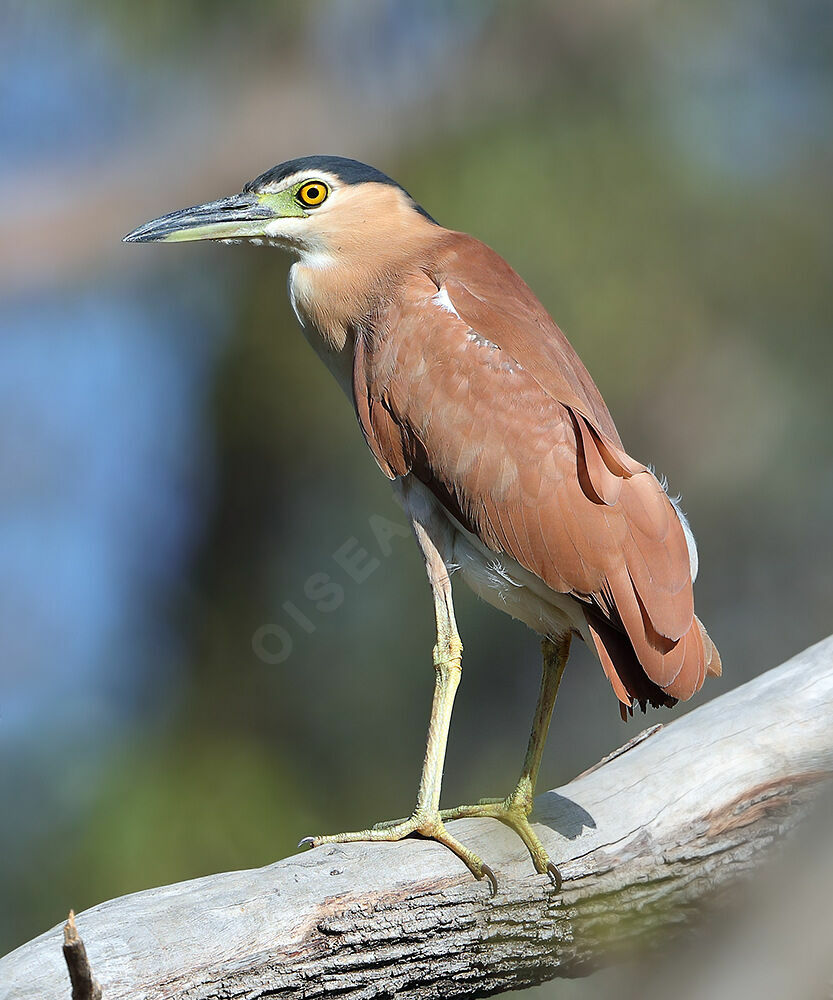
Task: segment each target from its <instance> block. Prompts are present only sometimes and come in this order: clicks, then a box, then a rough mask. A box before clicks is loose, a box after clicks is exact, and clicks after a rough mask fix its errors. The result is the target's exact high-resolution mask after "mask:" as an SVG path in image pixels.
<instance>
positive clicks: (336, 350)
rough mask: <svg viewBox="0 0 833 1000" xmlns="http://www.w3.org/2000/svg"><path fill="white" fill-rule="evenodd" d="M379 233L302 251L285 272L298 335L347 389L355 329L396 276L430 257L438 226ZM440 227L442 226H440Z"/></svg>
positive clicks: (385, 297) (385, 299)
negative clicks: (300, 332)
mask: <svg viewBox="0 0 833 1000" xmlns="http://www.w3.org/2000/svg"><path fill="white" fill-rule="evenodd" d="M427 228H428V227H426V230H422V229H421V228H420V230H419V232H418V233H417V234H411V233H408V234H407V235H406V237H405V238H403V235H402V234H401V233H399V234H396V236H397V237H398V239H396V238H395V237H394V234H392V233H386V234H380V236H379V238H377V239H374V241H373V245H372V246H368V245H367V243H366V242H363V243H359V242H358V241H356V242H355V243H353V242H351V241H345V242H344V243H342V245H341V246H339V249H338V253H337V254H336V253H331V252H328V251H327V250H325V249H318V250H314V251H303V252H302V253H301V254H300V256H299V259H298V261H296V263H295V264H293V265H292V268H291V269H290V272H289V298H290V301H291V302H292V308H293V309H294V310H295V315H296V316H297V317H298V321H299V323H300V324H301V326H302V327H303V330H304V335H305V336H306V338H307V340H308V341H309V342H310V344H311V345H312V347H313V349H314V350H315V352H316V354H318V356H319V357H320V358H321V360H322V361H324V363H325V364H326V365H327V367H328V368H329V369H330V371H332V372H333V374H334V375H335V376H336V378H337V380H338V382H339V384H340V385H341V386H342V388H343V389H345V391H347V392H348V393H349V392H350V391H352V390H351V388H350V387H351V384H352V365H353V349H354V346H355V336H356V331H357V330H359V329H361V328H362V327H364V326H366V325H367V324H368V323H372V322H373V320H374V318H375V317H376V316H378V315H379V311H380V307H383V306H385V305H387V304H388V303H389V302H390V301H391V299H392V298H393V296H395V294H396V288H397V285H398V283H399V282H400V281H401V279H402V276H403V275H404V274H406V273H408V272H410V271H412V270H413V269H414V268H418V267H419V266H420V265H421V264H422V263H423V261H426V260H427V259H428V258H429V257H430V246H431V245H432V244H433V242H435V241H436V237H437V231H438V230H439V227H438V226H431V227H430V230H431V231H427ZM440 231H442V230H440Z"/></svg>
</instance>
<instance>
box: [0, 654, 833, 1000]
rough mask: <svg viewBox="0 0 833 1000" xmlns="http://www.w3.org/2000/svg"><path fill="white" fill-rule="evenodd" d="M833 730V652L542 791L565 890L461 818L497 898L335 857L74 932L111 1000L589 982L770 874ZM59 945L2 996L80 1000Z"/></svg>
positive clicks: (36, 952) (0, 984) (424, 850)
mask: <svg viewBox="0 0 833 1000" xmlns="http://www.w3.org/2000/svg"><path fill="white" fill-rule="evenodd" d="M831 719H833V637H832V638H830V639H827V640H825V641H824V642H821V643H819V644H818V645H816V646H813V647H811V648H810V649H808V650H805V651H804V652H803V653H801V654H799V655H798V656H796V657H794V658H793V659H792V660H790V661H789V662H788V663H786V664H784V665H783V666H781V667H778V668H776V669H774V670H771V671H769V672H768V673H766V674H764V675H763V676H761V677H759V678H757V679H756V680H754V681H752V682H750V683H748V684H746V685H744V686H743V687H740V688H737V689H736V690H734V691H731V692H730V693H728V694H725V695H723V696H722V697H720V698H717V699H716V700H714V701H712V702H710V703H709V704H706V705H704V706H702V707H700V708H698V709H696V710H695V711H693V712H691V713H689V714H688V715H686V716H684V717H682V718H680V719H678V720H676V721H675V722H673V723H671V724H670V725H668V726H666V727H664V728H661V729H660V728H655V729H653V730H648V731H647V733H646V735H645V736H644V738H642V739H638V740H635V741H632V742H631V744H629V745H627V746H626V747H625V748H623V749H622V750H621V751H617V752H616V753H615V754H612V755H611V756H610V757H609V758H607V759H606V760H605V761H603V762H602V763H601V764H600V765H597V766H596V767H595V768H592V769H591V770H590V771H587V772H585V773H584V774H582V775H580V776H579V777H578V778H576V779H575V780H574V781H572V782H570V783H569V784H568V785H566V786H564V787H563V788H561V789H558V790H557V791H551V792H547V793H545V794H544V795H542V796H541V797H540V798H539V799H538V800H537V802H536V820H537V824H538V825H537V830H538V832H539V834H540V836H541V839H542V840H543V842H544V845H545V846H546V847H547V849H548V850H549V851H550V853H551V855H552V856H553V857H554V858H556V859H558V861H559V866H560V868H561V872H562V874H563V876H564V886H563V890H562V891H561V892H556V891H555V890H554V889H553V887H552V886H551V884H550V882H549V880H548V879H547V878H545V877H542V876H537V875H535V874H534V873H532V872H531V871H530V864H529V859H528V857H527V855H526V853H525V851H524V849H523V847H522V846H521V844H520V842H519V841H518V840H517V838H516V837H515V836H514V835H513V834H512V833H511V832H510V831H509V830H507V829H505V828H504V827H502V826H501V825H500V824H498V823H496V822H494V821H492V820H461V821H458V822H456V823H454V824H453V830H454V833H455V834H456V835H457V836H458V837H460V839H462V840H463V841H464V842H466V843H467V844H470V845H471V846H472V847H473V848H474V849H475V850H476V851H477V852H478V853H480V854H481V855H482V856H483V857H484V858H486V859H488V861H489V863H490V864H491V865H492V866H493V867H494V869H495V871H496V873H497V876H498V880H499V884H500V889H499V891H498V894H497V896H495V897H494V898H490V896H489V887H488V885H487V884H485V883H478V882H475V881H473V879H472V878H471V876H470V875H469V873H468V872H467V871H466V870H465V869H463V868H462V866H461V864H460V863H459V861H458V860H457V859H456V858H454V857H453V856H452V855H451V854H450V853H449V852H447V851H446V850H445V849H443V848H441V847H438V846H437V845H435V844H431V843H428V842H425V841H419V840H408V841H403V842H401V843H398V844H374V845H370V844H353V845H343V846H328V847H322V848H318V849H317V850H314V851H311V852H309V853H305V854H301V855H297V856H294V857H290V858H286V859H284V860H283V861H279V862H277V863H276V864H274V865H270V866H269V867H267V868H262V869H259V870H257V871H245V872H232V873H229V874H224V875H213V876H210V877H207V878H201V879H196V880H194V881H191V882H184V883H180V884H178V885H172V886H166V887H164V888H159V889H150V890H147V891H145V892H139V893H135V894H134V895H131V896H125V897H123V898H121V899H115V900H111V901H110V902H106V903H102V904H101V905H99V906H96V907H93V908H92V909H90V910H88V911H86V912H85V913H82V914H80V915H79V916H78V917H77V923H78V928H79V932H80V933H81V935H82V936H83V939H84V942H85V944H86V947H87V952H88V955H89V959H90V963H91V966H92V971H93V973H94V975H95V977H96V978H97V980H98V981H99V982H100V983H101V987H102V990H103V996H104V1000H118V998H127V997H129V998H131V1000H140V998H147V1000H161V998H165V1000H173V998H188V1000H202V998H209V997H243V996H245V997H247V998H260V997H266V996H269V997H286V998H300V997H305V998H311V997H323V996H328V995H329V994H334V995H338V996H339V997H346V998H359V997H362V998H364V997H376V996H391V995H394V994H395V995H396V996H397V997H403V998H423V997H424V998H427V997H436V996H467V997H474V996H482V995H485V994H487V993H491V992H496V991H500V990H508V989H517V988H519V987H522V986H525V985H531V984H535V983H539V982H542V981H544V980H546V979H550V978H553V977H556V976H576V975H581V974H582V973H584V972H587V971H589V970H590V969H592V968H594V967H597V966H598V965H600V964H603V963H605V962H607V961H610V960H611V958H612V957H615V955H616V954H617V952H618V951H619V950H620V949H623V948H631V947H633V946H637V945H642V944H645V943H648V942H651V941H654V940H656V939H657V936H658V935H661V934H663V933H667V932H668V931H669V929H676V930H677V931H680V930H681V929H684V928H685V927H687V926H688V925H689V923H691V922H692V921H693V920H695V919H696V917H697V914H698V911H699V910H701V908H702V907H703V905H704V904H705V903H706V902H707V901H710V900H711V901H714V900H715V897H716V894H717V893H718V892H720V891H722V890H725V889H727V888H728V887H730V886H731V885H732V884H734V883H735V882H736V881H737V880H738V879H739V878H740V877H741V876H742V875H743V874H744V873H745V872H747V871H748V870H749V869H751V868H753V867H754V866H758V865H761V864H764V863H766V860H767V858H768V857H769V854H770V848H771V847H772V846H773V844H774V843H775V842H778V841H780V840H781V839H782V838H784V836H785V835H786V834H787V833H788V832H789V831H790V830H791V829H792V828H793V827H794V826H795V825H796V824H797V822H798V821H799V820H800V818H801V817H802V816H803V815H804V814H805V813H806V811H807V809H808V808H809V803H810V801H811V799H812V798H813V797H814V795H815V793H816V792H817V791H818V790H819V788H820V786H821V784H822V782H823V780H824V779H825V778H827V777H829V776H830V775H831V773H833V722H831ZM557 735H558V729H557V724H556V727H555V733H554V737H555V738H556V739H557ZM61 939H62V934H61V927H60V926H57V927H55V928H53V929H52V930H51V931H48V932H47V933H46V934H43V935H42V936H41V937H39V938H37V939H36V940H34V941H31V942H30V943H28V944H26V945H23V946H22V947H21V948H18V949H17V950H16V951H14V952H12V953H11V954H10V955H8V956H6V958H4V959H2V960H0V998H2V1000H24V998H25V1000H35V998H37V1000H58V998H66V997H69V995H70V988H69V979H68V977H67V971H66V968H65V966H64V964H63V958H62V955H61Z"/></svg>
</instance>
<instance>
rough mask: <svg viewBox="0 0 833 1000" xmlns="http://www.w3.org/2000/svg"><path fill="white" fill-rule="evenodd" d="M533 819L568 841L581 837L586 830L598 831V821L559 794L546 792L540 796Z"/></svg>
mask: <svg viewBox="0 0 833 1000" xmlns="http://www.w3.org/2000/svg"><path fill="white" fill-rule="evenodd" d="M532 818H533V820H534V821H535V822H537V823H543V824H544V826H548V827H549V828H550V829H551V830H554V831H555V832H556V833H558V834H560V835H561V836H562V837H566V838H567V840H575V839H576V838H577V837H580V836H581V834H582V832H583V831H584V830H585V828H587V829H590V830H595V829H596V821H595V820H594V819H593V817H592V816H591V815H590V813H589V812H588V811H587V810H586V809H584V808H583V807H582V806H580V805H579V804H578V802H573V800H572V799H568V798H567V797H566V796H564V795H559V794H558V792H545V793H544V794H543V795H541V796H539V797H538V799H537V800H536V802H535V813H534V815H533V817H532Z"/></svg>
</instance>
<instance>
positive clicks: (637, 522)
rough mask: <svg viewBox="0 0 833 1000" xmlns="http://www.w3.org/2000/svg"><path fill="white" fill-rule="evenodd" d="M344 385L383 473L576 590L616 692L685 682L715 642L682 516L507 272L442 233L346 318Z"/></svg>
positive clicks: (712, 665) (643, 692)
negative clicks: (425, 254) (387, 289)
mask: <svg viewBox="0 0 833 1000" xmlns="http://www.w3.org/2000/svg"><path fill="white" fill-rule="evenodd" d="M354 394H355V401H356V407H357V411H358V415H359V421H360V423H361V426H362V429H363V431H364V434H365V438H366V440H367V442H368V444H369V445H370V447H371V449H372V450H373V452H374V455H375V456H376V459H377V461H378V462H379V465H380V466H381V468H382V469H383V470H384V471H385V472H386V474H387V475H389V476H391V477H395V476H403V475H406V474H408V473H412V474H413V475H415V476H416V477H418V478H419V479H420V480H421V481H422V482H424V483H425V484H426V486H428V487H429V488H430V489H431V490H432V491H433V493H434V494H435V496H437V498H438V499H439V500H440V502H441V503H443V504H444V505H445V506H446V508H447V509H448V510H449V511H450V512H451V513H452V514H453V515H454V516H455V517H456V518H457V519H458V520H459V522H460V523H461V524H462V525H463V526H464V527H465V528H466V529H467V530H468V531H471V532H473V533H475V534H476V535H477V536H478V537H479V538H480V539H481V540H482V541H483V542H484V543H485V544H486V545H487V546H488V547H489V548H490V549H492V550H493V551H495V552H505V553H507V554H509V555H510V556H511V557H512V558H513V559H515V560H517V562H519V563H520V564H521V565H522V566H524V567H525V568H526V569H527V570H529V571H530V572H532V573H534V574H536V575H537V576H538V577H539V578H540V579H542V580H543V581H544V582H545V583H546V584H547V585H548V586H549V587H551V588H552V589H553V590H556V591H559V592H561V593H566V594H570V595H572V596H573V597H575V598H576V599H577V600H578V601H580V602H581V606H582V609H583V611H584V614H585V618H586V621H587V625H588V629H589V633H590V635H591V637H592V640H593V643H594V645H595V648H596V652H597V654H598V656H599V659H600V661H601V663H602V666H603V668H604V670H605V673H606V674H607V676H608V678H609V679H610V682H611V684H612V686H613V689H614V691H615V693H616V695H617V697H618V698H619V700H620V702H621V703H622V705H623V706H626V707H628V708H629V707H631V705H632V702H633V701H634V700H635V701H638V702H640V703H642V704H643V705H644V703H645V702H650V703H652V704H669V703H673V700H674V699H678V698H679V699H685V698H688V697H690V696H691V695H692V694H693V693H694V692H695V691H696V690H698V688H699V687H700V686H701V685H702V683H703V680H704V678H705V675H706V673H707V671H711V672H712V673H717V672H719V662H720V661H719V656H718V655H717V651H716V649H715V648H714V646H713V645H712V643H711V641H710V640H709V638H708V636H707V635H706V633H705V630H704V629H703V628H702V626H701V624H700V622H699V621H698V619H697V618H696V617H695V615H694V603H693V593H692V580H691V566H690V561H689V552H688V546H687V543H686V538H685V533H684V531H683V527H682V524H681V522H680V519H679V517H678V516H677V513H676V511H675V510H674V507H673V505H672V504H671V502H670V500H669V499H668V497H667V495H666V493H665V491H664V490H663V488H662V486H661V485H660V483H659V482H658V481H657V479H656V477H655V476H654V475H653V473H651V472H650V471H649V470H648V469H647V468H646V467H645V466H644V465H642V464H640V463H639V462H636V461H634V460H633V459H632V458H631V457H630V456H629V455H627V453H626V452H625V451H624V448H623V447H622V443H621V440H620V439H619V436H618V433H617V432H616V428H615V426H614V424H613V421H612V419H611V417H610V414H609V412H608V410H607V408H606V407H605V405H604V402H603V400H602V398H601V396H600V394H599V392H598V390H597V388H596V386H595V385H594V383H593V382H592V380H591V378H590V376H589V374H588V373H587V371H586V369H585V368H584V366H583V365H582V363H581V361H580V359H579V358H578V356H577V355H576V353H575V351H574V350H573V349H572V347H571V345H570V344H569V342H568V341H567V339H566V338H565V337H564V335H563V334H562V333H561V331H560V330H559V329H558V327H557V326H556V325H555V324H554V323H553V322H552V320H551V319H550V317H549V316H548V315H547V313H546V311H545V310H544V309H543V307H542V306H541V305H540V303H539V302H538V300H537V299H536V298H535V296H534V295H533V294H532V292H531V291H530V290H529V288H528V287H527V286H526V285H525V284H524V283H523V282H522V281H521V279H520V278H519V277H518V276H517V275H516V274H515V272H514V271H512V270H511V268H509V266H508V265H507V264H506V263H505V262H504V261H503V260H502V259H501V258H500V257H499V256H498V255H497V254H494V253H493V252H492V251H490V250H489V249H488V248H487V247H485V246H483V245H482V244H480V243H478V242H477V241H475V240H472V239H471V238H470V237H464V236H462V235H458V234H454V235H453V237H452V238H451V239H450V240H449V243H448V245H447V246H446V247H445V248H444V252H443V253H442V254H440V255H439V256H438V259H437V260H436V261H434V262H432V263H431V264H430V266H427V267H426V268H425V270H424V271H421V272H418V273H415V274H413V275H411V276H410V278H409V279H408V280H407V281H406V283H404V284H403V285H402V286H401V287H400V288H399V289H398V292H397V295H396V296H395V298H394V301H392V302H391V304H390V306H389V307H388V309H387V311H386V313H385V314H384V315H383V316H381V317H378V318H377V319H376V320H375V321H374V322H373V323H372V324H368V327H367V328H366V329H364V330H362V331H360V333H359V336H358V338H357V347H356V355H355V366H354Z"/></svg>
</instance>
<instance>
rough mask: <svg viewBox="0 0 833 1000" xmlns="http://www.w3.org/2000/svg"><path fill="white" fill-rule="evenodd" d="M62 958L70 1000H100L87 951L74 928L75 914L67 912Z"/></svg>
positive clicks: (99, 989)
mask: <svg viewBox="0 0 833 1000" xmlns="http://www.w3.org/2000/svg"><path fill="white" fill-rule="evenodd" d="M63 950H64V958H65V959H66V963H67V969H68V970H69V980H70V982H71V983H72V1000H101V987H100V986H99V985H98V980H97V979H96V978H95V976H94V975H93V970H92V969H91V968H90V960H89V959H88V958H87V949H86V948H85V947H84V942H83V941H82V940H81V937H80V936H79V934H78V928H77V927H76V926H75V913H74V911H73V910H70V911H69V916H68V917H67V922H66V923H65V924H64V949H63Z"/></svg>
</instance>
